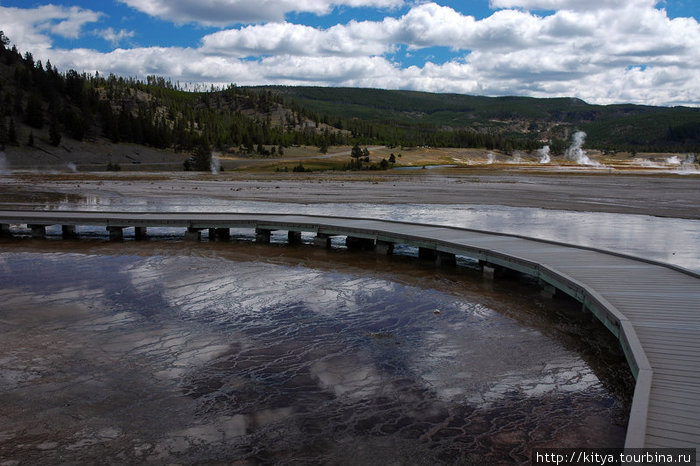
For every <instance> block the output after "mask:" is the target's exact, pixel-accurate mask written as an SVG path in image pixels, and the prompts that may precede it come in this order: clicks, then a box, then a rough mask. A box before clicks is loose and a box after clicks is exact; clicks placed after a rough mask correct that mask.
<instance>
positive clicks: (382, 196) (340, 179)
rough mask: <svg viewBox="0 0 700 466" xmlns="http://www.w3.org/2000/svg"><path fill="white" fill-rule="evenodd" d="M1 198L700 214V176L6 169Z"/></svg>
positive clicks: (0, 185) (690, 216) (697, 216)
mask: <svg viewBox="0 0 700 466" xmlns="http://www.w3.org/2000/svg"><path fill="white" fill-rule="evenodd" d="M0 192H2V195H1V196H0V201H3V202H4V203H6V204H8V203H11V202H13V200H14V199H31V197H32V193H42V194H46V193H56V194H57V195H61V196H71V195H77V196H81V197H89V196H124V197H133V198H140V197H149V198H156V199H157V198H165V197H168V196H171V195H179V196H181V195H183V194H187V195H188V196H195V197H202V198H216V199H226V200H231V201H232V202H234V201H237V200H245V201H273V202H289V203H304V204H308V203H375V204H464V205H504V206H512V207H538V208H544V209H563V210H574V211H591V212H612V213H627V214H645V215H654V216H662V217H676V218H687V219H700V203H698V194H700V177H699V176H695V175H689V176H680V175H668V174H665V175H654V176H649V175H632V174H627V175H619V174H615V173H608V172H602V173H558V172H552V173H528V172H525V171H505V170H498V169H492V170H483V169H479V170H469V169H445V170H406V171H403V170H401V171H400V170H393V171H389V172H366V173H357V172H326V173H288V174H287V173H272V174H254V173H233V172H224V173H221V174H218V175H213V174H199V173H192V172H171V173H135V172H118V173H109V172H101V173H75V174H69V173H36V172H35V173H31V172H26V173H13V174H7V173H6V174H4V175H0Z"/></svg>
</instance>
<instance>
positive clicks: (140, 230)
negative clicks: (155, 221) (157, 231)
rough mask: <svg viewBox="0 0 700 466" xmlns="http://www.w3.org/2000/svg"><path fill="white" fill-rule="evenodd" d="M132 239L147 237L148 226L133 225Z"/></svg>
mask: <svg viewBox="0 0 700 466" xmlns="http://www.w3.org/2000/svg"><path fill="white" fill-rule="evenodd" d="M134 239H136V240H143V239H148V228H147V227H134Z"/></svg>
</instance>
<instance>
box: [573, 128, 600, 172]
mask: <svg viewBox="0 0 700 466" xmlns="http://www.w3.org/2000/svg"><path fill="white" fill-rule="evenodd" d="M573 138H574V142H573V144H571V147H569V148H568V149H566V153H565V154H564V155H565V157H566V160H570V161H572V162H576V163H577V164H578V165H590V166H593V167H599V166H601V165H600V164H599V163H598V162H595V161H593V160H591V159H590V158H589V157H588V155H587V154H586V151H585V150H583V149H582V147H583V142H584V141H585V139H586V133H584V132H583V131H577V132H575V133H574V135H573Z"/></svg>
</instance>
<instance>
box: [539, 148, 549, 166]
mask: <svg viewBox="0 0 700 466" xmlns="http://www.w3.org/2000/svg"><path fill="white" fill-rule="evenodd" d="M537 153H538V154H539V156H540V163H549V162H551V161H552V157H550V155H549V146H544V147H543V148H542V149H538V150H537Z"/></svg>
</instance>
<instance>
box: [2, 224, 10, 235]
mask: <svg viewBox="0 0 700 466" xmlns="http://www.w3.org/2000/svg"><path fill="white" fill-rule="evenodd" d="M0 236H10V225H9V224H8V223H0Z"/></svg>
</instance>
